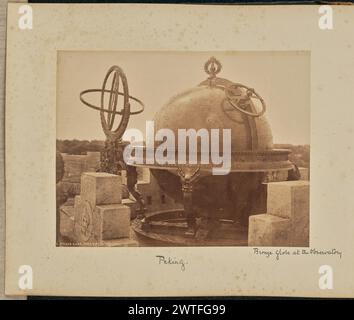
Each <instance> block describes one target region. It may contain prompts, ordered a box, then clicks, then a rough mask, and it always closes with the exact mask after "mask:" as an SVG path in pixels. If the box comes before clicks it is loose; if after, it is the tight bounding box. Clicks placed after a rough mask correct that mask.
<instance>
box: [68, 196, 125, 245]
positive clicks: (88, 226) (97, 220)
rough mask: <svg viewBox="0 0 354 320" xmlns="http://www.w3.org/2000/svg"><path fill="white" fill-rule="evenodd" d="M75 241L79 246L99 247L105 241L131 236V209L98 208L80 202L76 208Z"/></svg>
mask: <svg viewBox="0 0 354 320" xmlns="http://www.w3.org/2000/svg"><path fill="white" fill-rule="evenodd" d="M74 233H75V241H76V242H77V244H78V245H84V246H99V245H102V241H104V240H113V239H120V238H126V237H129V236H130V208H129V207H127V206H125V205H122V204H109V205H100V206H96V207H95V208H94V209H92V208H91V205H90V203H89V202H88V201H86V200H85V201H80V202H79V203H78V205H77V206H76V207H75V224H74Z"/></svg>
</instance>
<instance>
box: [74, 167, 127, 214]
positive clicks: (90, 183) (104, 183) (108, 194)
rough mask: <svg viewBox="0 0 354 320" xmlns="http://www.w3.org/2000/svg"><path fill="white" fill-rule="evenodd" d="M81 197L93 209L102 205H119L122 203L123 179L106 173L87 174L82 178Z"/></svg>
mask: <svg viewBox="0 0 354 320" xmlns="http://www.w3.org/2000/svg"><path fill="white" fill-rule="evenodd" d="M80 195H81V199H82V200H86V201H88V202H89V203H90V204H91V206H92V208H94V207H95V206H96V205H102V204H119V203H121V202H122V180H121V177H120V176H118V175H114V174H109V173H104V172H85V173H83V174H82V176H81V193H80Z"/></svg>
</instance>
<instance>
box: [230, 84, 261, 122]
mask: <svg viewBox="0 0 354 320" xmlns="http://www.w3.org/2000/svg"><path fill="white" fill-rule="evenodd" d="M225 93H226V98H227V100H228V101H229V103H230V104H231V106H232V107H234V108H235V109H236V110H238V111H240V112H242V113H244V114H247V115H248V116H251V117H260V116H261V115H263V114H264V113H265V112H266V105H265V102H264V100H263V98H262V97H261V96H260V95H259V94H258V93H257V92H256V91H255V90H254V89H253V88H249V87H247V86H245V85H243V84H240V83H233V84H231V85H228V86H227V87H226V90H225ZM252 98H254V99H258V100H259V101H260V102H261V104H262V110H261V111H260V112H250V111H247V110H246V104H247V102H248V101H250V99H252Z"/></svg>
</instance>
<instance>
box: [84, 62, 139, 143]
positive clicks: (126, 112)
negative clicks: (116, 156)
mask: <svg viewBox="0 0 354 320" xmlns="http://www.w3.org/2000/svg"><path fill="white" fill-rule="evenodd" d="M111 74H113V79H112V83H111V88H110V89H107V88H106V87H107V82H108V79H109V78H110V76H111ZM120 82H121V83H122V85H123V89H122V91H119V84H120ZM93 92H100V93H101V106H100V107H98V106H95V105H93V104H91V103H89V102H87V101H86V100H85V99H84V95H85V94H87V93H93ZM107 93H109V102H108V109H106V108H105V95H106V94H107ZM119 96H122V97H123V100H124V101H123V109H122V110H120V111H118V110H117V105H118V97H119ZM80 100H81V102H82V103H84V104H85V105H86V106H88V107H90V108H92V109H95V110H98V111H100V117H101V124H102V128H103V131H104V133H105V135H106V137H107V138H110V139H111V140H117V139H120V138H121V137H122V136H123V134H124V132H125V130H126V128H127V125H128V122H129V117H130V116H131V115H135V114H139V113H141V112H143V111H144V104H143V103H142V102H141V101H140V100H139V99H137V98H134V97H132V96H130V95H129V88H128V81H127V77H126V76H125V74H124V72H123V70H122V69H121V68H120V67H118V66H112V67H111V68H110V69H109V70H108V72H107V74H106V76H105V78H104V80H103V85H102V89H88V90H84V91H82V92H81V93H80ZM130 100H133V101H135V102H137V103H138V104H140V106H141V108H140V110H137V111H133V112H132V111H130ZM105 114H107V117H105ZM117 114H119V115H121V116H122V118H121V120H120V123H119V125H118V127H117V128H116V129H115V130H113V129H112V128H113V124H114V119H115V116H116V115H117Z"/></svg>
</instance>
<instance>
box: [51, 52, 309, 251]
mask: <svg viewBox="0 0 354 320" xmlns="http://www.w3.org/2000/svg"><path fill="white" fill-rule="evenodd" d="M57 68H58V70H57V106H56V112H57V142H56V199H57V200H56V201H57V206H56V218H57V220H56V221H57V226H56V228H57V238H56V239H57V240H56V241H57V246H103V247H104V246H113V247H121V246H136V247H141V246H268V247H272V246H274V247H277V246H282V247H309V223H310V212H309V177H310V172H309V169H310V53H309V52H306V51H303V52H302V51H288V52H272V51H269V52H162V51H160V52H101V51H98V52H97V51H93V52H92V51H91V52H90V51H59V52H58V55H57ZM290 75H291V76H290Z"/></svg>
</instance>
